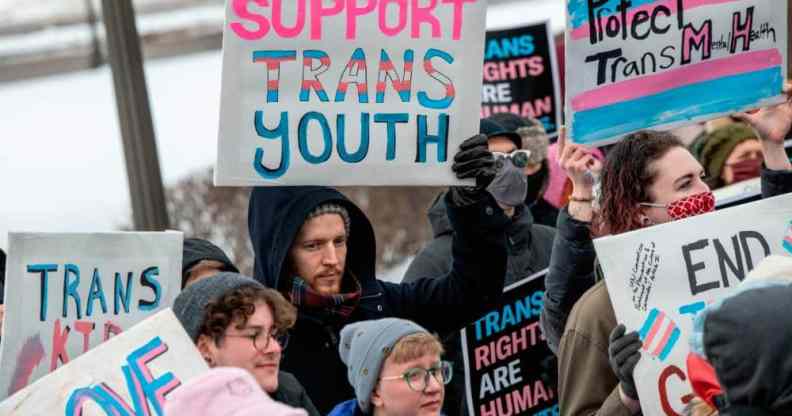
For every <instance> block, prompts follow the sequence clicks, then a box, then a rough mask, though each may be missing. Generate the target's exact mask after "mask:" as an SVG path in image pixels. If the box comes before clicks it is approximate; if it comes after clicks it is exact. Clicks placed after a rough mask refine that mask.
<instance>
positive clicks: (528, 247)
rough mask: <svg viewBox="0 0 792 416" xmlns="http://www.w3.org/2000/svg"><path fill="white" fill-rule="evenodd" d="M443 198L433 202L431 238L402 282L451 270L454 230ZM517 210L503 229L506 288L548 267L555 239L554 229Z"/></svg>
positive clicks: (430, 212)
mask: <svg viewBox="0 0 792 416" xmlns="http://www.w3.org/2000/svg"><path fill="white" fill-rule="evenodd" d="M443 195H444V194H440V195H439V196H438V197H437V198H436V199H435V201H434V203H433V204H432V206H431V207H430V208H429V213H428V215H427V216H428V217H429V223H430V224H431V225H432V234H433V235H434V238H433V239H432V241H430V242H429V243H427V244H426V246H424V248H422V249H421V250H420V251H419V252H418V254H417V255H416V256H415V259H413V261H412V263H410V266H409V267H408V268H407V272H406V273H405V275H404V281H405V282H414V281H416V280H418V279H420V278H422V277H427V276H442V275H444V274H446V273H448V272H449V271H450V270H451V240H452V238H453V234H454V230H453V229H452V228H451V223H449V221H448V215H447V214H446V204H445V198H443ZM519 211H520V212H518V214H517V215H515V217H514V218H513V220H512V221H511V222H510V223H509V226H508V228H506V235H507V237H508V242H507V246H508V256H509V257H508V264H507V267H506V276H505V277H504V283H505V284H506V285H507V286H508V285H510V284H512V283H514V282H517V281H520V280H521V279H523V278H526V277H528V276H531V275H532V274H534V273H537V272H539V271H542V270H544V269H545V268H547V266H548V264H549V263H550V253H551V250H552V247H553V237H554V236H555V229H553V228H550V227H547V226H544V225H538V224H534V219H533V216H532V215H531V212H530V211H528V210H526V209H525V207H522V209H520V210H519Z"/></svg>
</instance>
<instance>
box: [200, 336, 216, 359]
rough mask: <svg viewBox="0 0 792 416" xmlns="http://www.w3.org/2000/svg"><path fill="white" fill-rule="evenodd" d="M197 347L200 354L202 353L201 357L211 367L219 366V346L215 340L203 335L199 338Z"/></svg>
mask: <svg viewBox="0 0 792 416" xmlns="http://www.w3.org/2000/svg"><path fill="white" fill-rule="evenodd" d="M195 346H196V347H197V348H198V352H200V353H201V357H203V359H204V360H205V361H206V364H207V365H208V366H209V367H214V366H215V365H217V360H216V358H215V357H216V355H217V345H216V344H215V341H214V339H212V338H211V337H209V336H207V335H201V336H200V337H198V342H197V343H196V344H195Z"/></svg>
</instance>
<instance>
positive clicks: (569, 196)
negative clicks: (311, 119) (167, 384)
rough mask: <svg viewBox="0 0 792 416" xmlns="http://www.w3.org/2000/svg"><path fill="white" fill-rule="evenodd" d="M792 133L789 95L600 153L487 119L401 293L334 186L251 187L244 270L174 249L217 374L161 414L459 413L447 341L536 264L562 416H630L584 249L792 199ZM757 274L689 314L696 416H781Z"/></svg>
mask: <svg viewBox="0 0 792 416" xmlns="http://www.w3.org/2000/svg"><path fill="white" fill-rule="evenodd" d="M786 92H787V93H789V90H788V89H787V90H786ZM790 126H792V103H791V102H787V103H784V104H780V105H778V106H775V107H772V108H767V109H763V110H760V111H758V112H754V113H741V114H736V115H734V116H733V117H731V118H727V119H725V120H721V121H719V122H717V123H709V126H708V128H707V129H706V130H705V131H704V132H703V133H702V134H701V135H700V136H699V137H698V138H696V139H695V140H694V141H693V142H692V144H690V146H689V147H688V146H685V145H684V144H683V143H682V142H681V141H680V140H679V139H678V138H677V137H675V136H674V135H673V134H672V133H670V132H660V131H641V132H638V133H634V134H631V135H629V136H628V137H626V138H624V139H623V140H622V141H620V142H618V143H617V144H614V145H612V146H610V147H609V148H606V149H593V148H589V147H586V146H584V145H580V144H576V143H574V142H573V141H572V140H570V139H569V138H567V137H566V132H565V131H564V130H563V129H562V131H561V133H560V137H559V139H558V141H557V142H556V143H553V144H551V143H550V140H549V138H548V135H547V134H546V133H545V132H544V129H543V128H542V126H541V123H538V122H537V121H536V120H531V119H524V118H521V117H518V116H514V115H508V114H498V115H495V116H492V117H491V118H488V119H483V120H481V123H480V134H478V135H476V136H474V137H471V138H469V139H468V140H465V141H464V142H462V144H461V145H460V148H459V151H458V152H457V154H456V156H455V158H454V161H453V165H452V170H453V172H454V173H455V174H456V177H457V178H459V179H469V180H471V181H472V182H471V185H470V186H455V187H450V188H448V189H447V190H445V191H444V192H442V193H441V194H439V195H438V196H437V198H436V199H435V201H434V203H433V204H432V206H431V207H430V208H429V211H428V213H427V216H428V218H429V221H430V223H431V225H432V229H433V231H434V236H433V239H432V240H431V241H430V242H428V243H427V245H426V246H425V247H424V248H423V249H422V250H421V251H420V252H419V253H417V255H416V257H415V259H414V261H413V263H412V264H411V265H410V267H409V269H408V270H407V272H406V275H405V276H404V280H403V281H402V282H401V283H399V284H395V283H388V282H384V281H381V280H378V279H377V278H376V273H375V247H374V241H375V238H374V229H373V227H372V225H371V223H370V222H369V220H368V218H366V216H365V215H364V213H363V211H361V210H360V208H358V207H357V206H356V205H355V204H354V203H353V202H352V201H351V200H349V199H348V198H347V197H346V196H344V195H343V194H342V193H340V192H339V191H337V190H335V189H331V188H327V187H266V188H265V187H259V188H254V189H253V190H252V192H251V196H250V205H249V212H248V215H249V218H248V220H249V221H248V224H249V234H250V240H251V242H252V246H253V249H254V254H255V267H254V273H253V276H244V275H242V274H240V273H239V270H238V268H237V267H236V266H235V265H234V264H233V262H232V261H231V260H230V259H229V257H228V256H227V255H226V254H225V253H223V251H222V250H221V249H220V248H218V247H217V246H215V245H214V244H212V243H211V242H208V241H204V240H200V239H193V238H188V239H186V240H185V242H184V256H183V262H184V264H183V269H182V286H183V290H182V292H181V294H180V295H179V296H178V298H177V299H176V301H175V303H174V305H173V310H174V312H175V314H176V316H177V318H178V319H179V321H180V322H181V323H182V325H183V326H184V328H185V330H186V332H187V334H188V335H189V336H190V338H191V339H192V340H193V342H194V343H195V346H196V348H197V350H198V351H199V352H200V354H201V356H202V357H203V358H204V360H205V361H206V363H207V364H208V366H209V367H210V368H211V370H210V371H209V372H208V373H206V374H204V375H203V376H201V377H199V378H197V379H194V380H192V381H191V382H189V383H187V384H186V385H185V386H183V387H182V388H180V389H178V390H177V391H176V392H175V393H174V394H173V395H172V396H171V397H169V399H168V403H167V407H166V414H169V415H210V414H234V415H254V414H255V415H265V414H267V415H328V414H329V415H333V416H346V415H378V416H379V415H438V414H446V415H462V414H469V409H466V408H465V405H464V404H463V403H464V402H465V400H464V383H462V382H461V381H462V380H463V376H464V371H463V367H462V357H461V353H460V340H459V337H458V330H459V328H461V327H463V326H464V325H466V324H467V323H469V322H471V321H472V320H474V319H476V318H477V317H479V316H480V315H481V314H482V313H483V312H485V311H487V310H488V308H489V307H491V306H492V305H494V304H495V303H496V302H497V301H498V298H499V296H500V294H501V293H502V291H503V288H504V286H505V285H509V284H511V283H514V282H517V281H519V280H521V279H523V278H525V277H527V276H530V275H532V274H534V273H537V272H539V271H541V270H543V269H548V273H547V275H546V280H545V284H546V292H545V297H544V308H543V310H542V316H541V327H542V330H543V334H544V338H546V341H547V343H548V345H549V347H550V349H551V350H552V351H553V353H554V354H555V355H556V356H557V362H555V361H553V362H552V364H551V367H550V368H549V369H548V371H550V372H552V373H553V376H554V377H553V378H554V379H556V378H557V380H556V382H557V386H555V387H556V388H557V391H558V399H559V406H560V407H559V409H560V414H561V415H564V416H578V415H625V416H627V415H636V414H641V413H642V412H643V411H642V408H641V402H640V398H639V396H638V394H637V389H636V383H635V378H634V376H633V370H634V369H635V367H636V365H637V363H638V362H639V361H640V360H641V359H642V356H641V352H640V350H641V346H642V343H641V340H640V338H639V336H638V334H637V332H634V331H631V332H628V331H627V330H626V328H625V326H624V325H622V324H620V323H619V322H618V321H617V319H616V316H615V314H614V310H613V306H612V304H611V299H610V297H609V295H608V289H607V287H606V286H605V284H604V279H603V276H602V270H601V268H600V267H599V266H598V262H597V254H596V252H595V250H594V246H593V243H592V239H593V238H596V237H601V236H607V235H616V234H621V233H625V232H629V231H632V230H637V229H642V228H646V227H651V226H653V225H656V224H662V223H667V222H670V221H676V220H680V219H684V218H688V217H691V216H695V215H700V214H705V213H708V212H711V211H713V210H714V209H715V198H714V195H713V193H712V191H713V190H714V189H716V188H718V187H722V186H726V185H730V184H733V183H736V182H739V181H744V180H747V179H751V178H755V177H760V178H761V185H762V196H763V197H765V198H768V197H772V196H776V195H780V194H784V193H789V192H792V164H790V160H789V157H788V156H787V154H786V153H785V148H784V140H785V139H786V138H787V136H788V135H789V132H790ZM407 220H412V219H411V218H410V219H407ZM0 255H2V257H0V267H4V265H5V254H4V253H2V252H0ZM1 271H3V270H2V269H0V272H1ZM752 276H753V277H752V278H751V279H746V281H744V282H743V283H742V285H741V287H740V288H739V290H737V292H736V294H734V295H732V296H730V297H729V298H727V299H724V300H722V301H720V302H718V303H716V304H712V305H709V306H708V307H707V308H706V310H705V311H704V312H702V313H701V314H700V315H699V316H698V317H697V320H696V324H695V328H696V330H695V331H694V334H693V337H692V339H691V345H693V352H694V354H691V357H690V358H689V362H688V371H689V378H690V382H691V385H692V389H693V390H694V391H695V392H696V395H697V397H696V398H695V399H694V400H692V401H691V402H690V404H689V406H688V412H689V413H690V414H693V415H711V414H723V415H765V414H768V415H770V414H772V415H781V414H792V360H791V359H790V358H789V354H787V353H786V352H787V349H788V348H786V347H787V346H788V345H790V344H789V340H792V321H790V317H792V314H790V313H789V312H790V310H789V306H788V305H789V300H790V299H792V287H790V285H789V284H790V281H792V261H790V259H788V258H770V259H768V262H767V265H766V266H763V268H762V267H760V268H757V269H756V270H755V271H754V273H753V275H752ZM2 283H3V282H2V279H0V288H2ZM2 293H3V290H0V295H2ZM1 301H2V299H1V298H0V302H1ZM746 310H751V311H752V316H753V318H752V319H753V322H754V324H752V325H750V326H745V325H744V324H743V323H744V320H743V319H741V316H740V315H741V313H742V312H743V311H746ZM2 313H3V309H2V305H0V317H2ZM555 376H557V377H555ZM223 412H225V413H223ZM643 413H646V412H643Z"/></svg>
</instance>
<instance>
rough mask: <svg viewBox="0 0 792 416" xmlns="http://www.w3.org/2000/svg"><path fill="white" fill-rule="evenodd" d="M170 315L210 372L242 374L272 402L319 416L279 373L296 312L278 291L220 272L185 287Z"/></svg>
mask: <svg viewBox="0 0 792 416" xmlns="http://www.w3.org/2000/svg"><path fill="white" fill-rule="evenodd" d="M173 312H174V313H175V314H176V317H177V318H178V319H179V321H180V322H181V324H182V326H184V329H185V330H186V331H187V334H188V335H189V336H190V338H192V340H193V342H195V344H196V347H197V348H198V351H199V352H200V353H201V355H202V356H203V357H204V360H206V363H207V364H208V365H209V367H237V368H242V369H244V370H247V371H248V372H250V374H251V375H253V377H254V378H255V379H256V381H257V382H258V384H259V385H260V386H261V388H262V389H263V390H264V391H266V392H267V394H269V395H270V396H271V397H272V398H273V399H274V400H276V401H278V402H282V403H285V404H288V405H290V406H293V407H297V408H302V409H305V410H306V411H307V412H308V414H309V415H310V416H318V415H319V412H318V411H317V410H316V407H315V406H314V405H313V402H311V399H310V398H309V397H308V395H307V393H306V392H305V389H304V388H303V386H302V385H301V384H300V383H299V382H298V381H297V379H296V378H295V377H294V376H293V375H291V374H289V373H286V372H283V371H280V360H281V355H282V353H283V350H284V349H285V348H286V345H287V343H288V330H289V329H290V328H291V327H292V326H294V323H295V321H296V320H297V310H296V308H295V307H294V306H292V304H291V303H289V302H288V301H287V300H286V299H285V298H284V297H283V295H281V294H280V293H278V291H276V290H273V289H269V288H266V287H264V285H262V284H261V283H258V282H257V281H255V280H253V279H252V278H250V277H246V276H242V275H240V274H236V273H228V272H223V273H220V274H218V275H216V276H214V277H211V278H207V279H203V280H200V281H198V282H196V283H194V284H192V285H190V286H188V287H187V288H185V289H184V290H183V291H182V292H181V293H180V294H179V296H177V297H176V300H175V301H174V304H173Z"/></svg>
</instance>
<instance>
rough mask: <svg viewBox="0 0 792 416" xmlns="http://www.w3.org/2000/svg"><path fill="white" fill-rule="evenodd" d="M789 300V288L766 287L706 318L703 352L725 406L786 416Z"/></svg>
mask: <svg viewBox="0 0 792 416" xmlns="http://www.w3.org/2000/svg"><path fill="white" fill-rule="evenodd" d="M790 300H792V286H789V285H783V286H782V285H772V286H769V287H762V288H756V289H751V290H747V291H745V292H742V293H739V294H737V295H735V296H733V297H730V298H727V299H726V300H724V301H723V304H722V305H721V307H720V308H718V309H716V310H713V311H712V312H710V313H709V314H708V315H707V317H706V320H705V321H704V350H705V352H706V355H707V358H708V359H709V361H710V362H711V363H712V366H713V367H714V368H715V372H716V373H717V376H718V380H719V381H720V383H721V386H722V387H723V391H724V392H725V393H726V400H727V402H728V404H729V405H730V406H748V407H757V408H760V409H764V410H766V411H770V412H771V413H772V414H779V415H788V414H792V353H790V340H792V306H790V305H792V304H791V303H790ZM729 414H731V413H729ZM737 414H739V413H737Z"/></svg>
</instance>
